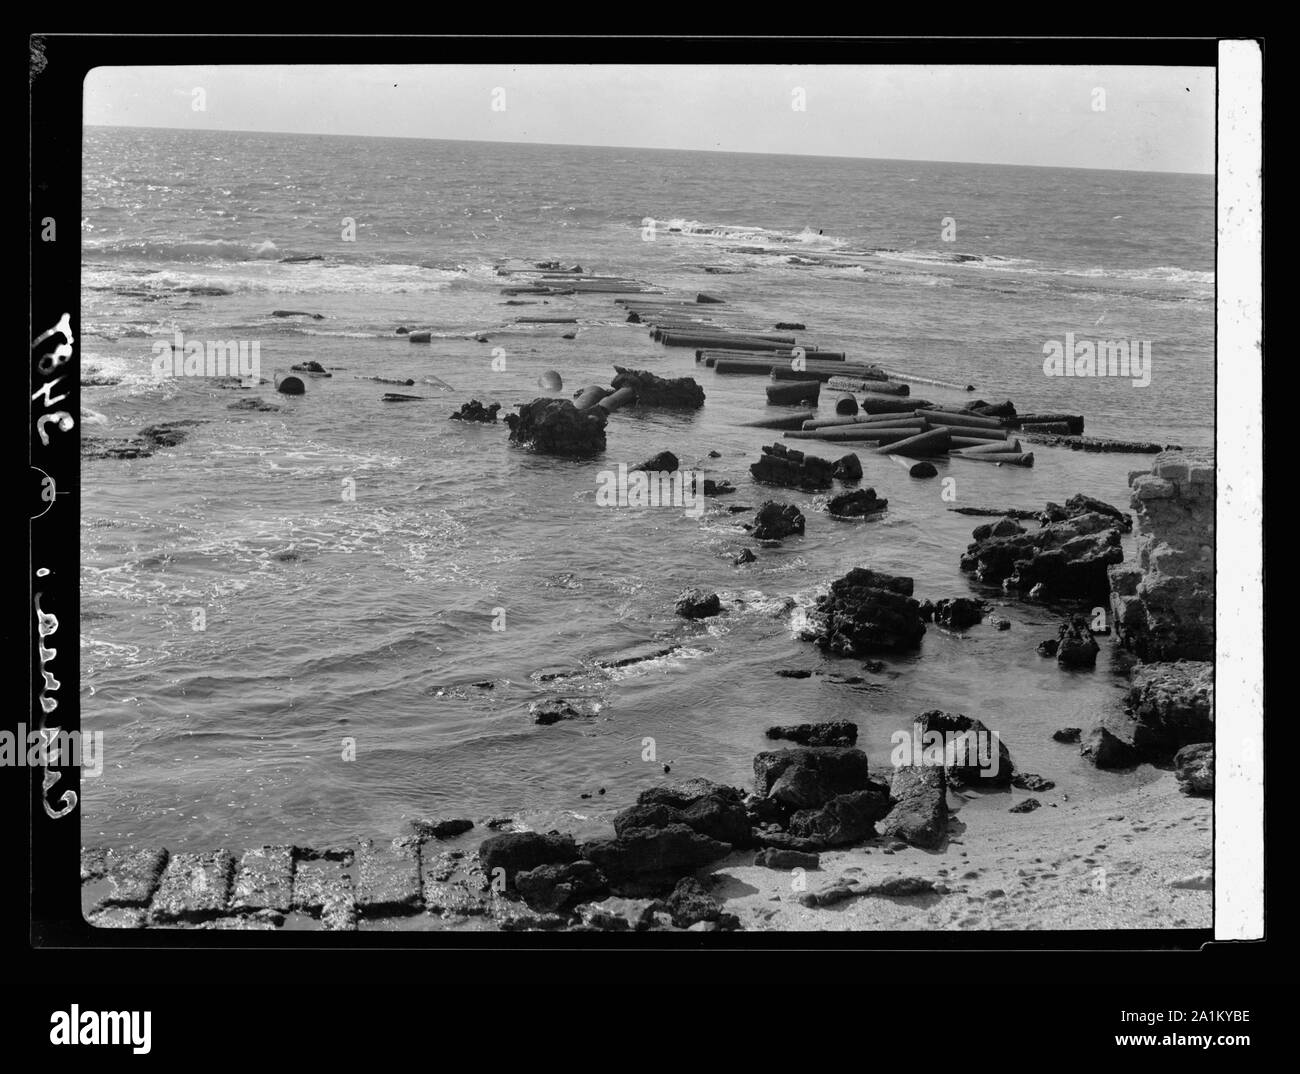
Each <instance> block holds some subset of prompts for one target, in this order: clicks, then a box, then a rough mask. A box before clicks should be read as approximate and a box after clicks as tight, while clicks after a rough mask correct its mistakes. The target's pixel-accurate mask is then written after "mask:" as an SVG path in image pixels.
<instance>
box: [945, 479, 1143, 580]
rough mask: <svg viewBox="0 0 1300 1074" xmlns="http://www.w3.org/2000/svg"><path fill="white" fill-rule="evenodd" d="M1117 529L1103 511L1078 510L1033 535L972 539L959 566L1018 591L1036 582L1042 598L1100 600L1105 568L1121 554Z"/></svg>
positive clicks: (1113, 563)
mask: <svg viewBox="0 0 1300 1074" xmlns="http://www.w3.org/2000/svg"><path fill="white" fill-rule="evenodd" d="M1076 499H1077V498H1076ZM1112 510H1114V509H1112ZM981 529H982V527H981ZM1122 529H1123V527H1122V526H1121V525H1120V524H1119V523H1118V522H1117V520H1116V519H1115V518H1114V516H1113V515H1111V514H1109V513H1102V512H1099V511H1084V512H1082V513H1079V514H1075V515H1072V516H1070V517H1067V518H1064V519H1061V520H1060V521H1055V522H1049V523H1047V524H1045V525H1044V526H1043V527H1042V528H1041V529H1039V530H1038V531H1036V532H1034V533H1016V534H1011V535H1009V536H1006V537H994V536H988V537H985V538H983V539H980V538H977V539H976V541H975V543H974V544H972V545H970V546H969V547H968V548H967V550H966V552H965V554H964V555H963V556H962V557H961V568H962V570H964V571H971V572H973V573H974V574H975V576H976V578H977V579H978V580H979V581H981V582H983V583H985V584H986V585H1002V586H1003V587H1004V588H1007V589H1017V590H1020V591H1022V592H1028V591H1029V590H1031V589H1034V588H1035V587H1039V586H1041V588H1040V589H1038V593H1039V595H1041V596H1044V597H1051V598H1053V599H1060V598H1066V597H1078V598H1081V599H1085V600H1093V601H1098V602H1103V601H1105V600H1106V599H1107V598H1108V595H1109V592H1110V581H1109V578H1108V575H1107V570H1108V569H1109V568H1110V567H1112V566H1114V565H1115V564H1117V563H1119V562H1121V561H1122V560H1123V558H1124V552H1123V549H1122V548H1121V547H1120V540H1121V532H1122Z"/></svg>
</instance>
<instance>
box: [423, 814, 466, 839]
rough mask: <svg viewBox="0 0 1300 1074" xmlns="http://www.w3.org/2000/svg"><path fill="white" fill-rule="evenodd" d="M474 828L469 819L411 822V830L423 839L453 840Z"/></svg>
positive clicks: (457, 818)
mask: <svg viewBox="0 0 1300 1074" xmlns="http://www.w3.org/2000/svg"><path fill="white" fill-rule="evenodd" d="M473 827H474V822H473V821H472V820H470V819H469V818H467V817H455V818H447V819H439V820H425V819H423V818H419V819H416V820H413V821H411V830H412V831H413V832H414V833H415V834H416V835H417V836H420V837H421V838H433V839H453V838H455V837H456V836H458V835H461V834H463V833H464V832H467V831H469V830H470V829H471V828H473Z"/></svg>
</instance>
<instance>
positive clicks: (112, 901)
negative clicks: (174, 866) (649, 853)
mask: <svg viewBox="0 0 1300 1074" xmlns="http://www.w3.org/2000/svg"><path fill="white" fill-rule="evenodd" d="M167 859H168V854H167V851H166V849H165V848H163V847H146V848H145V849H143V850H130V851H126V852H117V851H110V852H109V855H108V894H107V895H106V896H105V897H104V899H103V900H102V903H101V905H103V906H148V905H149V900H150V899H152V898H153V893H154V892H155V891H157V890H158V882H159V880H160V879H161V878H162V875H163V870H164V869H165V868H166V867H167Z"/></svg>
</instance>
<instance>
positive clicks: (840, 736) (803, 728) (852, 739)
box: [767, 720, 858, 746]
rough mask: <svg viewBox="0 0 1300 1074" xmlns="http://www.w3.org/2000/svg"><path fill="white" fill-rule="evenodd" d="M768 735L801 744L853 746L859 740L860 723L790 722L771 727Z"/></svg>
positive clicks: (845, 721)
mask: <svg viewBox="0 0 1300 1074" xmlns="http://www.w3.org/2000/svg"><path fill="white" fill-rule="evenodd" d="M767 737H768V738H783V739H786V740H787V741H789V742H797V743H799V745H801V746H852V745H854V744H855V743H856V742H857V741H858V725H857V724H855V723H853V722H852V721H851V720H833V721H830V722H827V723H801V724H789V725H787V726H784V727H780V726H778V727H769V728H768V729H767Z"/></svg>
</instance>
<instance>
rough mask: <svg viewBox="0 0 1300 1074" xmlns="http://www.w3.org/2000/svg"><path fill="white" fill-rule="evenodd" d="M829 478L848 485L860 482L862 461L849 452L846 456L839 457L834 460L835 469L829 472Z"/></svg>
mask: <svg viewBox="0 0 1300 1074" xmlns="http://www.w3.org/2000/svg"><path fill="white" fill-rule="evenodd" d="M831 476H832V477H834V478H837V479H838V480H840V481H844V482H848V483H849V484H852V483H853V482H854V481H861V480H862V460H861V459H859V458H858V456H857V455H856V454H854V453H853V452H851V451H850V452H849V453H848V454H847V455H841V456H840V457H839V458H838V459H836V460H835V468H834V469H833V470H832V471H831Z"/></svg>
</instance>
